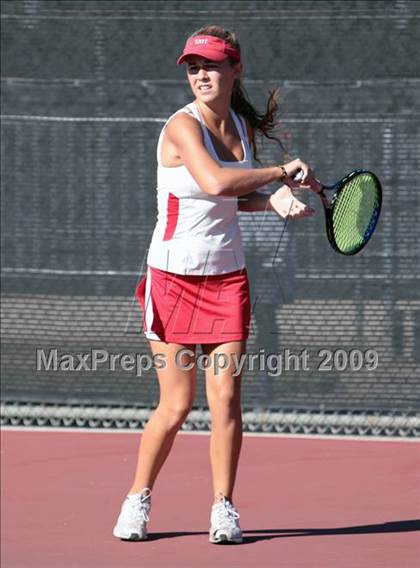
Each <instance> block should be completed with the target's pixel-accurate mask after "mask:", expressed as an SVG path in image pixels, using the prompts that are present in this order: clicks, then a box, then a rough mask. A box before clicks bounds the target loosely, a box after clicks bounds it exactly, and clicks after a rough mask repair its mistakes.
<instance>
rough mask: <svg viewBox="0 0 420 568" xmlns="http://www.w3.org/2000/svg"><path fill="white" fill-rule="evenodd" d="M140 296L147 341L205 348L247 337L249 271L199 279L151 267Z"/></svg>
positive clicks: (138, 290)
mask: <svg viewBox="0 0 420 568" xmlns="http://www.w3.org/2000/svg"><path fill="white" fill-rule="evenodd" d="M136 297H137V299H138V301H139V303H140V305H141V308H142V310H143V321H144V333H145V335H146V337H147V338H148V339H156V340H158V341H164V342H165V343H181V344H185V343H187V344H203V343H226V342H228V341H238V340H242V339H247V338H248V335H249V325H250V320H251V302H250V293H249V281H248V275H247V271H246V268H242V269H241V270H237V271H235V272H230V273H228V274H215V275H206V276H195V275H183V274H174V273H172V272H165V271H164V270H160V269H158V268H153V267H152V266H149V267H148V269H147V274H146V275H145V276H144V277H143V278H142V280H141V281H140V282H139V284H138V286H137V289H136Z"/></svg>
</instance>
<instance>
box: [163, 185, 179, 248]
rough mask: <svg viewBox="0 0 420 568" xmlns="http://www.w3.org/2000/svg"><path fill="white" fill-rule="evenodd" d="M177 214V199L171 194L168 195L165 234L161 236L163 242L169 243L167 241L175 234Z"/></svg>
mask: <svg viewBox="0 0 420 568" xmlns="http://www.w3.org/2000/svg"><path fill="white" fill-rule="evenodd" d="M178 214H179V198H178V197H176V196H175V195H174V194H173V193H169V196H168V205H167V214H166V228H165V234H164V236H163V240H164V241H169V239H172V237H173V235H174V233H175V229H176V225H177V223H178Z"/></svg>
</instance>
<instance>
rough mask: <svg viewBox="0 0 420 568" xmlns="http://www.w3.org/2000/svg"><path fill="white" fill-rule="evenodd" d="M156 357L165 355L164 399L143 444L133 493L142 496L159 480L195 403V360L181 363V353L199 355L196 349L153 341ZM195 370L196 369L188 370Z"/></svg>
mask: <svg viewBox="0 0 420 568" xmlns="http://www.w3.org/2000/svg"><path fill="white" fill-rule="evenodd" d="M150 346H151V350H152V353H153V355H157V354H159V355H162V356H163V357H161V359H162V360H163V361H165V363H166V364H165V366H164V368H162V369H156V373H157V376H158V380H159V387H160V398H159V404H158V406H157V408H156V410H155V411H154V412H153V414H152V415H151V417H150V418H149V421H148V422H147V424H146V426H145V428H144V431H143V433H142V436H141V440H140V447H139V455H138V462H137V469H136V474H135V478H134V482H133V485H132V487H131V489H130V491H129V493H138V492H139V491H141V490H142V489H143V488H144V487H149V488H150V489H152V487H153V484H154V482H155V479H156V477H157V475H158V473H159V471H160V469H161V467H162V466H163V464H164V462H165V460H166V458H167V456H168V454H169V452H170V449H171V447H172V445H173V442H174V439H175V436H176V433H177V432H178V430H179V428H180V427H181V426H182V424H183V422H184V420H185V419H186V417H187V415H188V413H189V411H190V410H191V406H192V404H193V401H194V395H195V383H196V374H197V370H196V366H195V365H194V366H192V365H190V364H191V363H193V362H194V361H195V356H189V355H187V354H183V355H182V356H181V357H180V358H179V359H180V361H179V363H177V360H176V356H177V353H179V351H180V350H185V349H188V350H190V351H195V346H191V345H180V344H176V343H164V342H162V341H150ZM187 366H192V369H186V368H185V367H187Z"/></svg>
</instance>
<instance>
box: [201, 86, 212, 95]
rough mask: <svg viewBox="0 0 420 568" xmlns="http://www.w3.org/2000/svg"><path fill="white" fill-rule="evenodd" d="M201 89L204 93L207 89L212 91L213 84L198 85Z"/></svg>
mask: <svg viewBox="0 0 420 568" xmlns="http://www.w3.org/2000/svg"><path fill="white" fill-rule="evenodd" d="M198 90H199V91H202V92H203V93H205V92H206V91H210V90H211V86H210V85H200V86H199V87H198Z"/></svg>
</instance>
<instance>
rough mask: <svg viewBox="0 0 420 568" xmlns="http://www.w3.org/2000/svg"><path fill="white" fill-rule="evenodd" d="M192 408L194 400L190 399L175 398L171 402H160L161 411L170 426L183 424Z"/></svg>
mask: <svg viewBox="0 0 420 568" xmlns="http://www.w3.org/2000/svg"><path fill="white" fill-rule="evenodd" d="M191 408H192V402H191V401H190V400H182V399H181V400H178V401H177V400H173V401H171V402H170V403H164V404H162V403H161V404H159V411H160V413H161V414H162V415H163V416H164V417H165V420H166V422H167V424H168V426H169V427H170V428H175V427H179V426H181V425H182V423H183V422H184V421H185V419H186V418H187V416H188V414H189V412H190V410H191Z"/></svg>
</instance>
